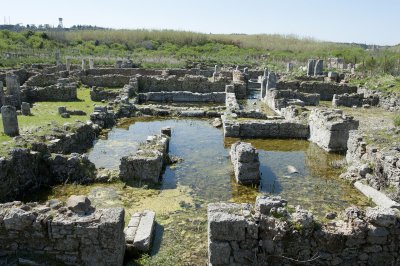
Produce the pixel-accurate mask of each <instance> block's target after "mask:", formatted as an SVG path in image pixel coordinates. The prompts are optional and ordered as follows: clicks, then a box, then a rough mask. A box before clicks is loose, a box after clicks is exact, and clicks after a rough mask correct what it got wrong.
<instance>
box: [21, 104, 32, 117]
mask: <svg viewBox="0 0 400 266" xmlns="http://www.w3.org/2000/svg"><path fill="white" fill-rule="evenodd" d="M21 113H22V115H31V105H30V104H29V103H26V102H22V104H21Z"/></svg>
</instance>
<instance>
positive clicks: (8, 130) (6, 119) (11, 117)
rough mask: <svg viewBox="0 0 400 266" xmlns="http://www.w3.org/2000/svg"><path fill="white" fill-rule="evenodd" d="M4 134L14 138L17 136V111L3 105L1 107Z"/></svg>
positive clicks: (12, 107)
mask: <svg viewBox="0 0 400 266" xmlns="http://www.w3.org/2000/svg"><path fill="white" fill-rule="evenodd" d="M1 118H2V121H3V129H4V134H6V135H8V136H10V137H14V136H18V135H19V127H18V118H17V110H16V108H15V107H14V106H11V105H3V106H2V107H1Z"/></svg>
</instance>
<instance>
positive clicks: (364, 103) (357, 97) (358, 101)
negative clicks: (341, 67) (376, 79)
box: [332, 93, 379, 108]
mask: <svg viewBox="0 0 400 266" xmlns="http://www.w3.org/2000/svg"><path fill="white" fill-rule="evenodd" d="M378 104H379V97H378V96H377V95H371V96H370V97H368V98H366V97H365V96H364V93H351V94H349V93H344V94H335V95H333V99H332V106H333V107H338V106H346V107H366V108H368V107H370V106H377V105H378Z"/></svg>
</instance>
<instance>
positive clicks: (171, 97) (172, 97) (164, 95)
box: [138, 91, 226, 103]
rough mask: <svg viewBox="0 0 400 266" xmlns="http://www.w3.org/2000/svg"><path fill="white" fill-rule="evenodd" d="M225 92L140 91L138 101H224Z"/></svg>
mask: <svg viewBox="0 0 400 266" xmlns="http://www.w3.org/2000/svg"><path fill="white" fill-rule="evenodd" d="M225 97H226V95H225V92H210V93H196V92H190V91H172V92H148V93H140V94H139V96H138V99H139V102H140V103H143V102H148V101H153V102H205V103H207V102H212V103H225Z"/></svg>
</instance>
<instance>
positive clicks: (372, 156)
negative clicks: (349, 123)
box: [343, 131, 400, 202]
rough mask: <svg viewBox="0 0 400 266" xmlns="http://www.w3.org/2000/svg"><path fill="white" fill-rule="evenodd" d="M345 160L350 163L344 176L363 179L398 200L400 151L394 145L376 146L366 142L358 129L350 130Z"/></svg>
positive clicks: (399, 193) (399, 197) (399, 199)
mask: <svg viewBox="0 0 400 266" xmlns="http://www.w3.org/2000/svg"><path fill="white" fill-rule="evenodd" d="M347 146H348V149H347V153H346V160H347V163H348V164H349V165H350V167H349V168H348V171H347V173H345V174H344V175H343V177H344V178H346V179H350V180H352V181H354V180H364V181H366V182H367V183H368V185H370V186H371V187H373V188H375V189H377V190H380V191H383V192H384V193H385V194H386V195H387V196H389V197H390V198H391V199H393V200H395V201H398V202H400V182H399V181H400V180H399V177H400V151H399V149H398V148H397V147H396V146H395V145H394V146H389V147H386V148H377V147H376V146H374V145H372V144H367V142H366V141H365V140H364V138H363V137H362V136H361V134H360V132H358V131H351V132H350V137H349V139H348V142H347Z"/></svg>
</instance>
